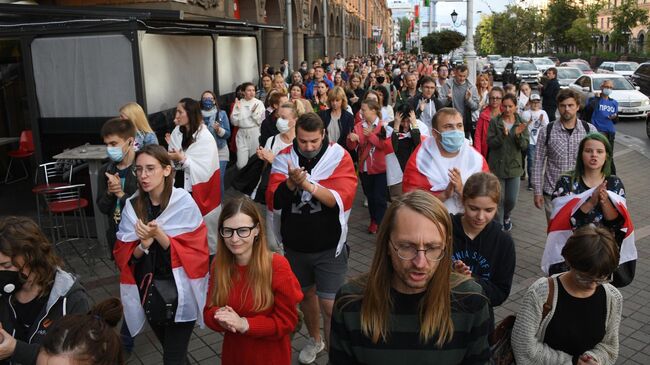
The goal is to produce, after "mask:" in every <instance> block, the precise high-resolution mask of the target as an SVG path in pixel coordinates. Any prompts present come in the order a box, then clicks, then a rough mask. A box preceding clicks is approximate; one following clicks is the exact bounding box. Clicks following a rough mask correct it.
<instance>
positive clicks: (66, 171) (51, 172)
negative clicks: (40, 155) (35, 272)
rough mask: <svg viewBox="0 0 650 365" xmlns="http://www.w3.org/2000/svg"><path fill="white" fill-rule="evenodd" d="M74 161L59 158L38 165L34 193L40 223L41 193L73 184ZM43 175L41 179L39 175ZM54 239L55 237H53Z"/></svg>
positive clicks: (39, 223) (39, 222)
mask: <svg viewBox="0 0 650 365" xmlns="http://www.w3.org/2000/svg"><path fill="white" fill-rule="evenodd" d="M73 166H74V164H73V162H72V161H69V160H59V161H57V162H48V163H44V164H41V165H39V166H38V169H37V170H36V174H35V175H34V187H33V188H32V193H34V196H35V197H36V217H37V218H38V225H39V226H41V227H42V224H41V204H40V199H39V197H40V195H41V193H42V192H43V191H45V190H49V189H52V188H57V187H61V186H68V185H71V184H72V171H73V170H72V167H73ZM41 176H42V177H43V179H42V180H40V184H39V177H41ZM53 239H54V238H53Z"/></svg>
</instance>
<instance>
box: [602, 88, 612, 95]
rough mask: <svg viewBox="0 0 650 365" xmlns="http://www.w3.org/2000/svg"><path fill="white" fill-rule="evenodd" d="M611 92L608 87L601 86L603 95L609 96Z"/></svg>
mask: <svg viewBox="0 0 650 365" xmlns="http://www.w3.org/2000/svg"><path fill="white" fill-rule="evenodd" d="M611 94H612V89H610V88H608V87H607V88H603V95H605V96H610V95H611Z"/></svg>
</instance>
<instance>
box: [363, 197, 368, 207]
mask: <svg viewBox="0 0 650 365" xmlns="http://www.w3.org/2000/svg"><path fill="white" fill-rule="evenodd" d="M363 206H364V208H368V198H363Z"/></svg>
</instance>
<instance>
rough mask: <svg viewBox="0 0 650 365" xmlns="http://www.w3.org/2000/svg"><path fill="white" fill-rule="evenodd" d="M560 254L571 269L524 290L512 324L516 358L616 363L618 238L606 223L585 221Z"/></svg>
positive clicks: (619, 304) (602, 364)
mask: <svg viewBox="0 0 650 365" xmlns="http://www.w3.org/2000/svg"><path fill="white" fill-rule="evenodd" d="M562 256H563V257H564V259H565V260H566V262H567V264H568V265H569V267H570V269H569V271H568V272H565V273H562V274H559V275H554V276H553V277H551V278H541V279H539V280H537V282H535V283H534V284H533V285H532V286H531V287H530V288H529V289H528V292H527V293H526V295H525V296H524V301H523V303H522V305H521V307H520V309H519V313H518V314H517V319H516V321H515V325H514V328H513V330H512V349H513V352H514V355H515V360H516V361H517V363H518V364H553V365H556V364H558V365H559V364H567V365H570V364H578V365H607V364H614V363H616V358H617V357H618V328H619V324H620V322H621V310H622V307H623V297H622V296H621V293H620V292H619V291H618V289H616V288H615V287H614V286H612V285H611V284H609V282H610V281H611V277H612V273H613V272H614V271H615V270H616V268H617V266H618V260H619V254H618V246H617V245H616V241H615V240H614V237H613V236H612V235H611V233H610V232H609V231H608V230H606V229H603V228H595V227H593V226H589V225H588V226H584V227H582V228H579V229H577V230H576V231H575V232H574V233H573V235H572V236H571V238H569V240H568V241H567V243H566V245H565V246H564V248H563V249H562ZM549 299H550V300H549ZM547 302H548V303H550V306H547V304H546V303H547ZM545 306H547V308H544V307H545ZM543 308H544V309H543ZM544 314H545V315H544Z"/></svg>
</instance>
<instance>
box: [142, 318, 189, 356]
mask: <svg viewBox="0 0 650 365" xmlns="http://www.w3.org/2000/svg"><path fill="white" fill-rule="evenodd" d="M195 323H196V321H191V322H180V323H172V324H170V325H166V326H160V325H155V324H151V323H149V326H151V329H152V330H153V332H154V333H155V334H156V338H158V341H160V344H161V345H162V348H163V364H164V365H185V364H188V362H187V347H188V346H189V344H190V337H191V336H192V330H193V329H194V324H195Z"/></svg>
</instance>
